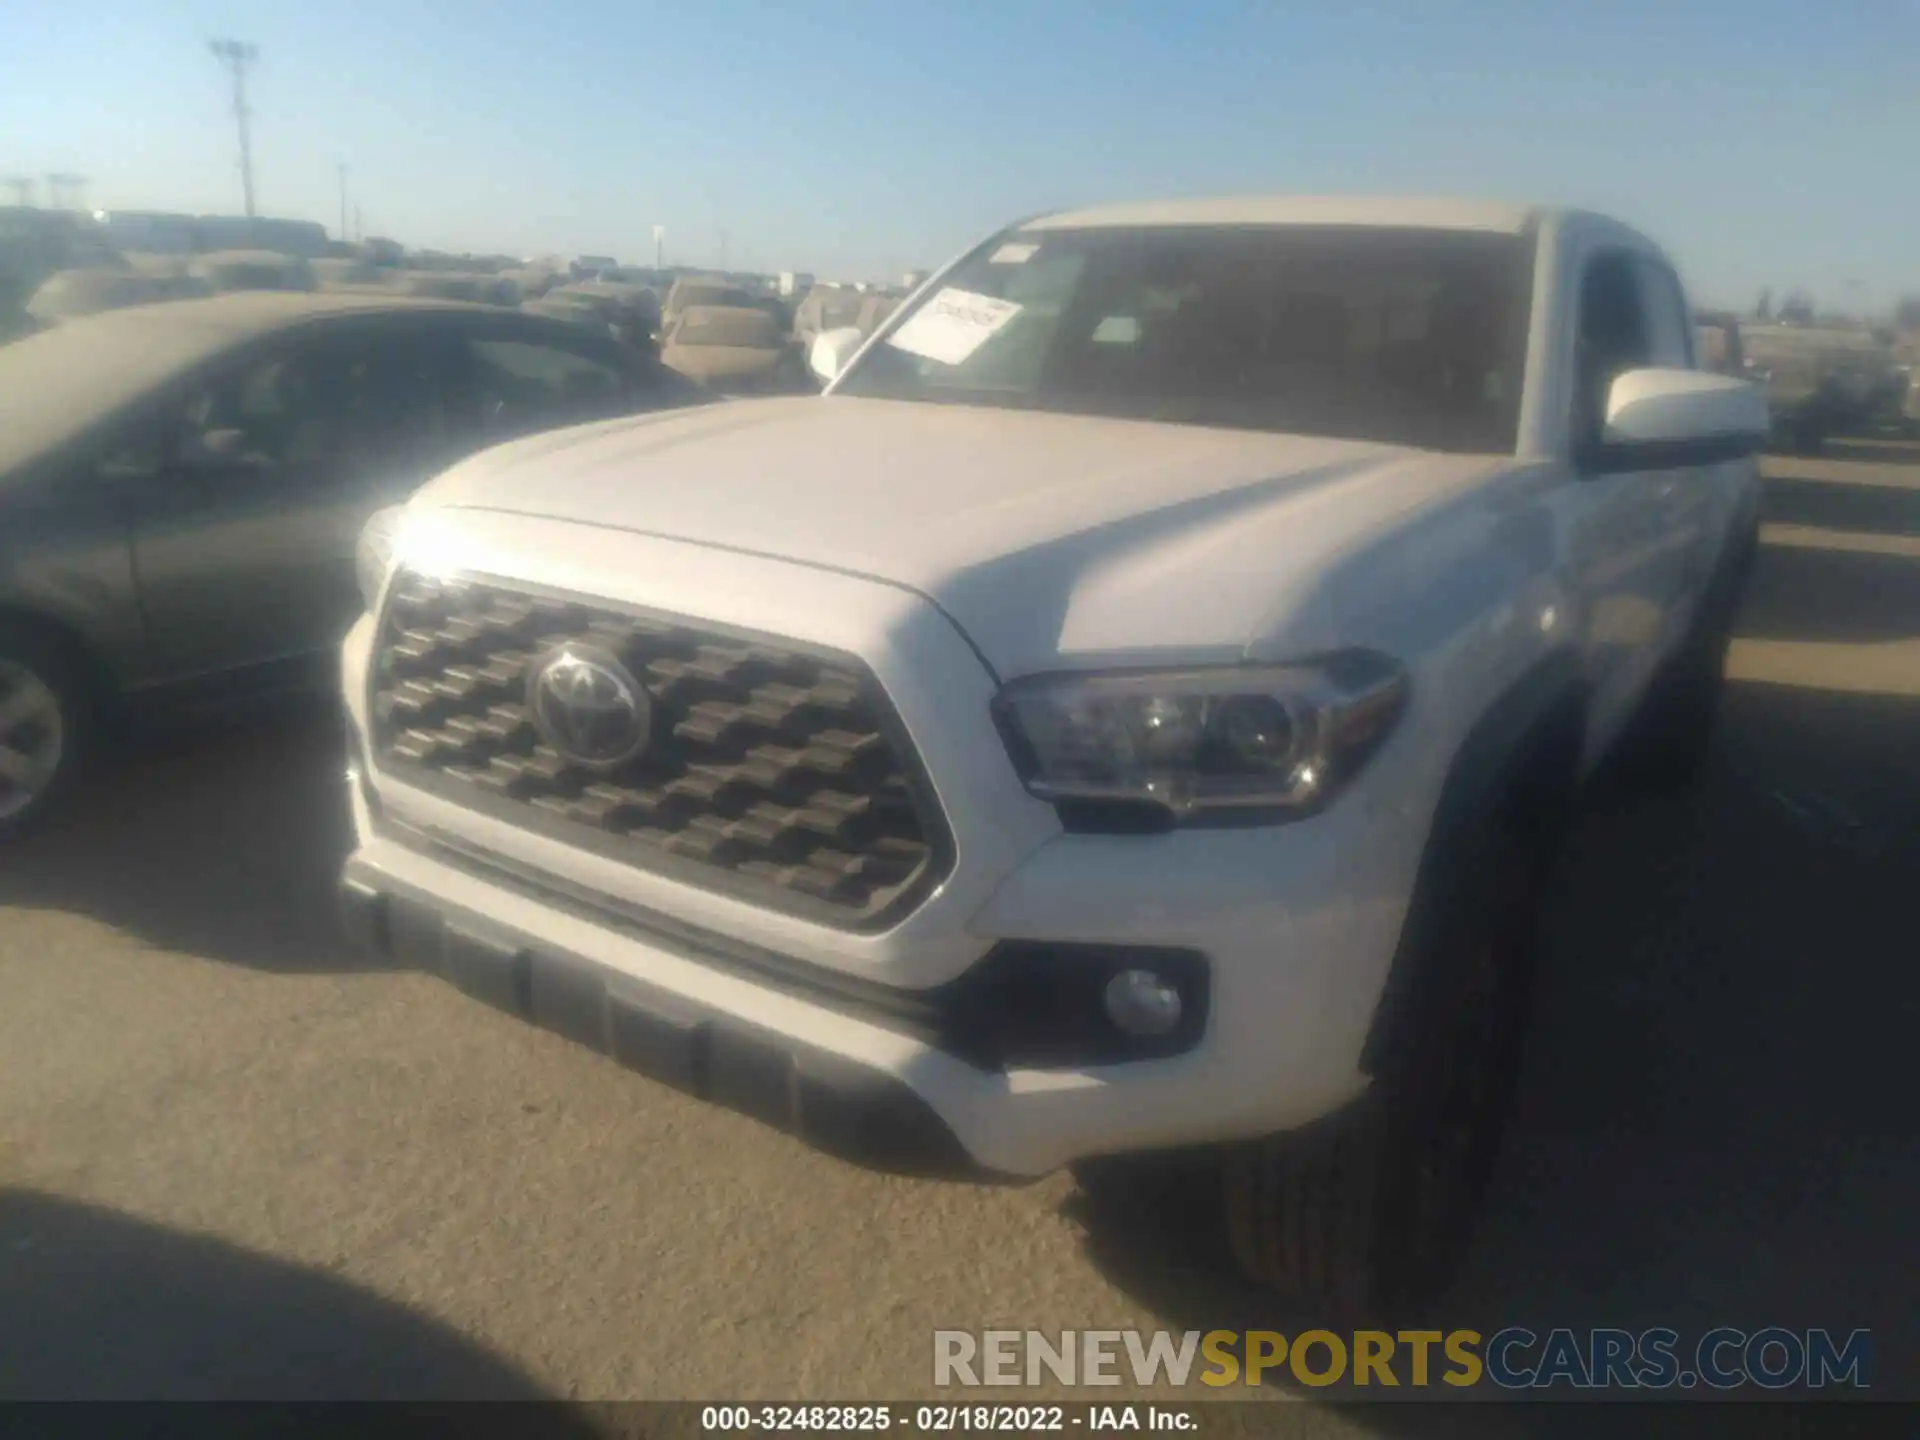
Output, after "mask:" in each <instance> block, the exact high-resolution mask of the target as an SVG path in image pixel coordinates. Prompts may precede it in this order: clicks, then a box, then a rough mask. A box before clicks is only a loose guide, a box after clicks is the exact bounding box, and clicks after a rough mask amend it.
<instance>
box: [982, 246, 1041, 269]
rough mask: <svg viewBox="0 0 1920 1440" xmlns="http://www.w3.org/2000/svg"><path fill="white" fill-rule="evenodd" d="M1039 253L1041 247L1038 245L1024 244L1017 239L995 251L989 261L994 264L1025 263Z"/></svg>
mask: <svg viewBox="0 0 1920 1440" xmlns="http://www.w3.org/2000/svg"><path fill="white" fill-rule="evenodd" d="M1039 253H1040V247H1039V246H1038V245H1022V244H1020V243H1019V242H1017V241H1015V242H1012V243H1010V244H1006V245H1002V246H1001V247H1000V248H999V249H998V250H996V251H994V252H993V258H992V259H991V260H990V261H989V262H988V263H989V264H992V265H1024V264H1026V263H1027V262H1028V261H1029V260H1031V259H1032V258H1033V257H1034V256H1036V255H1038V254H1039Z"/></svg>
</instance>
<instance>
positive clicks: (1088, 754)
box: [993, 651, 1407, 825]
mask: <svg viewBox="0 0 1920 1440" xmlns="http://www.w3.org/2000/svg"><path fill="white" fill-rule="evenodd" d="M1406 697H1407V677H1406V674H1405V672H1404V671H1403V670H1402V669H1401V668H1400V667H1399V666H1398V665H1396V664H1395V663H1394V662H1393V661H1391V660H1389V659H1387V658H1386V657H1385V656H1382V655H1377V654H1374V653H1372V652H1370V651H1355V652H1345V653H1342V654H1339V655H1334V656H1329V657H1325V658H1322V659H1318V660H1314V661H1311V662H1304V663H1301V664H1297V665H1275V666H1231V667H1218V668H1206V669H1191V670H1156V671H1132V672H1124V673H1104V674H1088V675H1040V676H1034V677H1032V678H1030V679H1026V680H1016V681H1014V682H1013V683H1012V684H1010V685H1008V686H1007V687H1006V688H1005V689H1004V690H1002V691H1001V692H1000V694H999V695H998V696H996V697H995V699H994V702H993V708H994V715H995V719H996V720H997V722H998V723H999V725H1000V729H1001V733H1002V734H1003V735H1004V736H1005V737H1006V741H1007V747H1008V750H1009V752H1010V753H1011V754H1012V756H1013V760H1014V764H1015V767H1016V768H1017V769H1018V770H1019V772H1020V778H1021V780H1022V781H1023V782H1025V784H1026V787H1027V789H1028V790H1029V791H1030V792H1031V793H1032V794H1033V795H1034V796H1035V797H1037V798H1039V799H1041V800H1050V801H1054V802H1056V803H1058V804H1060V805H1062V807H1063V809H1065V808H1066V807H1070V806H1071V807H1082V808H1083V809H1084V807H1086V806H1089V805H1090V806H1093V807H1100V808H1102V809H1105V807H1115V806H1117V807H1120V809H1122V810H1125V811H1133V812H1135V813H1136V814H1139V813H1140V812H1144V813H1145V814H1146V815H1147V816H1150V817H1155V818H1157V820H1158V822H1159V823H1160V824H1163V825H1164V824H1177V823H1182V822H1187V823H1192V822H1194V821H1196V820H1204V819H1207V818H1221V817H1226V816H1230V815H1237V816H1239V817H1241V818H1243V819H1255V818H1269V819H1274V820H1282V819H1290V818H1295V817H1297V816H1299V815H1301V814H1307V813H1311V812H1313V811H1315V810H1317V809H1319V808H1320V807H1322V806H1323V805H1325V804H1326V803H1327V801H1328V800H1330V799H1331V798H1332V797H1333V795H1335V794H1336V793H1337V792H1338V791H1339V789H1340V787H1341V786H1342V785H1343V784H1345V783H1346V782H1347V781H1348V780H1349V779H1351V778H1352V776H1353V775H1354V774H1355V772H1356V771H1358V770H1359V768H1360V767H1361V766H1362V765H1363V764H1365V762H1366V760H1367V758H1368V757H1369V756H1370V755H1371V754H1372V753H1373V752H1374V751H1375V750H1376V749H1378V747H1379V745H1380V742H1381V741H1382V740H1384V739H1385V738H1386V736H1387V734H1388V732H1389V731H1391V730H1392V728H1393V726H1394V723H1395V722H1396V721H1397V720H1398V719H1399V717H1400V714H1401V712H1402V710H1403V709H1404V708H1405V704H1406ZM1261 812H1267V813H1266V815H1265V816H1264V817H1262V816H1261ZM1115 818H1116V819H1117V818H1118V817H1115Z"/></svg>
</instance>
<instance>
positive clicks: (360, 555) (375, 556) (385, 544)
mask: <svg viewBox="0 0 1920 1440" xmlns="http://www.w3.org/2000/svg"><path fill="white" fill-rule="evenodd" d="M404 509H405V507H404V506H400V505H390V506H388V507H387V508H386V509H385V510H379V511H375V512H374V515H373V517H372V518H371V519H370V520H368V521H367V523H366V525H365V526H364V527H363V528H362V529H361V531H360V545H359V548H358V550H356V551H355V553H354V557H353V567H354V573H355V575H356V576H357V577H358V578H359V581H360V598H361V599H362V600H363V601H364V602H365V603H366V607H367V609H368V611H369V612H371V611H372V610H373V609H374V608H375V607H376V606H378V605H379V603H380V591H381V588H382V587H383V586H385V585H386V583H387V568H388V567H389V566H390V565H392V564H393V541H394V536H395V535H396V534H397V533H398V532H399V529H400V516H401V513H402V512H403V510H404Z"/></svg>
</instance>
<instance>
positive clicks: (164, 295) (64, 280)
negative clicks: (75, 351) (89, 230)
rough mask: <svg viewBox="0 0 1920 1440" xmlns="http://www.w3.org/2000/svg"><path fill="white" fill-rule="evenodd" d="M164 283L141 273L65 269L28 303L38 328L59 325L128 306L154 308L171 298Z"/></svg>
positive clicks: (167, 286) (40, 289)
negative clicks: (39, 326)
mask: <svg viewBox="0 0 1920 1440" xmlns="http://www.w3.org/2000/svg"><path fill="white" fill-rule="evenodd" d="M173 293H174V292H173V289H172V287H171V286H169V285H168V283H167V282H166V281H164V280H161V279H158V278H156V277H155V276H152V275H147V274H143V273H141V272H140V271H139V270H62V271H61V272H60V273H59V274H57V275H51V276H49V277H48V278H47V279H46V280H45V281H44V282H42V284H41V286H40V288H39V289H38V290H36V291H34V292H33V298H32V299H31V300H29V301H28V302H27V314H28V315H29V316H31V317H32V318H33V320H34V322H35V323H36V324H38V325H43V326H44V325H58V324H60V323H62V322H63V321H68V320H78V319H81V318H82V317H84V316H87V315H98V314H99V313H101V312H102V311H104V310H118V309H120V308H121V307H123V306H127V305H150V304H152V303H154V302H155V301H157V300H163V299H168V298H171V297H172V295H173Z"/></svg>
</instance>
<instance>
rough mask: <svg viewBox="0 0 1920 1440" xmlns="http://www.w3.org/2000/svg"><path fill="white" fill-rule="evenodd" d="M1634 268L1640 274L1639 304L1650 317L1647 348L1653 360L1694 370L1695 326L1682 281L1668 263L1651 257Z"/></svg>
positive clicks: (1659, 363)
mask: <svg viewBox="0 0 1920 1440" xmlns="http://www.w3.org/2000/svg"><path fill="white" fill-rule="evenodd" d="M1634 269H1635V270H1637V271H1638V272H1639V275H1640V303H1641V308H1642V310H1643V311H1644V312H1645V314H1646V317H1647V350H1648V353H1649V354H1650V355H1651V356H1652V360H1653V363H1654V364H1655V365H1668V366H1672V367H1673V368H1674V369H1676V370H1691V369H1692V368H1693V346H1692V344H1691V343H1690V342H1691V340H1692V336H1691V333H1690V332H1691V330H1692V328H1693V327H1692V326H1691V324H1689V323H1688V319H1687V307H1686V304H1685V302H1683V301H1682V300H1681V298H1680V282H1679V281H1678V280H1676V279H1675V278H1674V276H1673V272H1672V271H1671V270H1669V269H1667V268H1666V266H1664V265H1655V264H1654V263H1652V262H1651V261H1648V260H1641V261H1638V262H1636V263H1635V265H1634Z"/></svg>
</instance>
